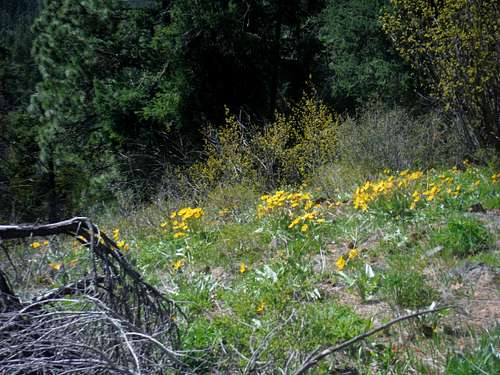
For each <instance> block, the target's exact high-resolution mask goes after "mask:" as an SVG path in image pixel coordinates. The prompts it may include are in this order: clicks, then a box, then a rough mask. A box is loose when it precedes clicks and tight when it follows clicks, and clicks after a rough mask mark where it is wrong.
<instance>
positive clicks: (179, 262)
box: [172, 259, 186, 271]
mask: <svg viewBox="0 0 500 375" xmlns="http://www.w3.org/2000/svg"><path fill="white" fill-rule="evenodd" d="M185 263H186V261H185V260H184V259H178V260H176V261H175V262H174V263H172V268H173V269H174V270H176V271H179V270H180V269H181V268H182V267H184V264H185Z"/></svg>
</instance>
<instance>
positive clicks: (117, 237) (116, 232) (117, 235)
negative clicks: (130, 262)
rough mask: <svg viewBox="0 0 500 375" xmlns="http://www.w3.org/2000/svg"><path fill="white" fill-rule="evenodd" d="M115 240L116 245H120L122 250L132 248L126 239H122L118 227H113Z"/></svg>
mask: <svg viewBox="0 0 500 375" xmlns="http://www.w3.org/2000/svg"><path fill="white" fill-rule="evenodd" d="M113 240H115V242H116V246H118V248H119V249H120V250H123V251H129V250H130V245H129V244H128V243H126V242H125V241H124V240H121V239H120V229H118V228H115V229H113ZM101 243H102V242H101Z"/></svg>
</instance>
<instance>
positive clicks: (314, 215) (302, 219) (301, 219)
mask: <svg viewBox="0 0 500 375" xmlns="http://www.w3.org/2000/svg"><path fill="white" fill-rule="evenodd" d="M320 215H321V213H320V212H319V211H318V210H313V211H309V212H306V213H304V214H303V215H299V216H297V217H296V218H295V219H293V220H292V222H291V223H290V224H289V225H288V228H289V229H293V228H294V227H295V226H298V225H300V224H301V225H300V231H301V232H302V233H306V232H307V231H308V230H309V224H307V222H311V223H314V224H322V223H324V222H325V219H323V218H321V217H320Z"/></svg>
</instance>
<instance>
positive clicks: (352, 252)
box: [349, 248, 358, 260]
mask: <svg viewBox="0 0 500 375" xmlns="http://www.w3.org/2000/svg"><path fill="white" fill-rule="evenodd" d="M357 256H358V250H357V249H355V248H354V249H351V250H350V251H349V260H353V259H354V258H356V257H357Z"/></svg>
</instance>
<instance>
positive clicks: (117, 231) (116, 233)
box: [113, 228, 120, 241]
mask: <svg viewBox="0 0 500 375" xmlns="http://www.w3.org/2000/svg"><path fill="white" fill-rule="evenodd" d="M113 239H114V240H115V241H118V240H119V239H120V229H118V228H117V229H114V230H113Z"/></svg>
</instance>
